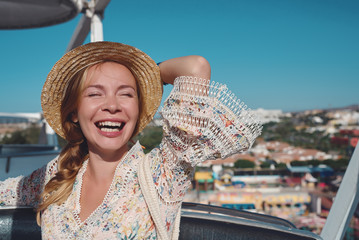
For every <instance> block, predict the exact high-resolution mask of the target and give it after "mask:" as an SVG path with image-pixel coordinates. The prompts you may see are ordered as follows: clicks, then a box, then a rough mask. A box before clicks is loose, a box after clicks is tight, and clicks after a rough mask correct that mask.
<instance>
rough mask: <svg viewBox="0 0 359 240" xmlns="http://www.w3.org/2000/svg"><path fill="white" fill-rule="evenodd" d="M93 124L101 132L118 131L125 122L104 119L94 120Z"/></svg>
mask: <svg viewBox="0 0 359 240" xmlns="http://www.w3.org/2000/svg"><path fill="white" fill-rule="evenodd" d="M95 125H96V127H98V128H99V129H100V130H101V131H103V132H119V131H121V130H122V129H123V127H124V126H125V123H124V122H110V121H104V122H96V123H95Z"/></svg>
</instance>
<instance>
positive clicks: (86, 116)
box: [73, 56, 211, 222]
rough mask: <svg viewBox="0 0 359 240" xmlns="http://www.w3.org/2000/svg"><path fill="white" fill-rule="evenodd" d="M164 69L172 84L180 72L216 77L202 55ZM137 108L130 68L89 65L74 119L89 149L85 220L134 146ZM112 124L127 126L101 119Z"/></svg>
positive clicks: (83, 195) (167, 63) (84, 188)
mask: <svg viewBox="0 0 359 240" xmlns="http://www.w3.org/2000/svg"><path fill="white" fill-rule="evenodd" d="M159 67H160V70H161V78H162V80H163V81H164V82H165V83H169V84H173V81H174V79H175V78H176V77H178V76H194V77H199V78H204V79H210V75H211V69H210V65H209V63H208V62H207V60H206V59H205V58H203V57H200V56H185V57H179V58H174V59H170V60H167V61H165V62H162V63H161V64H160V65H159ZM138 111H139V110H138V96H137V87H136V83H135V79H134V77H133V75H132V73H131V72H130V71H129V70H128V69H127V68H126V67H124V66H123V65H120V64H117V63H104V64H103V65H101V67H92V69H91V68H90V69H89V74H88V76H87V79H86V80H85V88H84V91H83V94H82V95H81V96H80V103H79V106H78V108H77V114H75V115H74V117H73V121H74V122H77V121H78V122H80V126H81V129H82V131H83V133H84V135H85V137H86V139H87V142H88V147H89V163H88V166H87V169H86V172H85V174H84V176H83V183H82V190H81V198H80V205H81V212H80V215H79V217H80V220H81V221H82V222H83V221H85V220H86V219H87V218H88V217H89V216H90V214H91V213H92V212H93V211H94V210H95V209H96V208H97V207H98V206H99V205H100V204H101V203H102V201H103V199H104V197H105V195H106V193H107V191H108V189H109V187H110V185H111V182H112V179H113V176H114V172H115V169H116V167H117V165H118V163H119V162H120V161H121V159H122V158H123V156H124V155H125V154H126V153H127V151H128V150H129V149H128V147H127V142H128V141H129V140H130V138H131V136H132V133H133V131H134V128H135V124H136V122H137V118H138ZM109 122H111V124H112V125H113V124H117V125H118V126H120V125H121V124H123V123H125V124H123V125H124V126H122V125H121V127H122V129H121V130H119V129H120V127H119V128H118V129H117V130H112V129H109V128H110V127H108V128H106V126H103V127H99V123H101V124H103V125H107V124H110V123H109ZM113 122H114V123H113ZM111 128H113V127H111Z"/></svg>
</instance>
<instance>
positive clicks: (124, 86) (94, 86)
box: [84, 84, 136, 91]
mask: <svg viewBox="0 0 359 240" xmlns="http://www.w3.org/2000/svg"><path fill="white" fill-rule="evenodd" d="M92 87H93V88H99V89H101V90H104V87H103V85H100V84H95V85H89V86H87V87H85V89H84V90H86V89H89V88H92ZM124 88H131V89H133V90H134V91H136V89H135V88H134V87H133V86H131V85H126V84H125V85H121V86H120V87H118V88H117V91H118V90H121V89H124Z"/></svg>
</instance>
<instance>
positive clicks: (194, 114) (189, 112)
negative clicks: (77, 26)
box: [0, 42, 261, 239]
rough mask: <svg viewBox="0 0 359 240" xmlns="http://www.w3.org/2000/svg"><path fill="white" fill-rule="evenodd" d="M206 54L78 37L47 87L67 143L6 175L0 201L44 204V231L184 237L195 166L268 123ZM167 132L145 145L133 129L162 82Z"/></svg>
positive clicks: (53, 119)
mask: <svg viewBox="0 0 359 240" xmlns="http://www.w3.org/2000/svg"><path fill="white" fill-rule="evenodd" d="M209 78H210V66H209V64H208V62H207V61H206V60H205V59H204V58H202V57H200V56H187V57H180V58H175V59H171V60H167V61H165V62H162V63H161V64H159V66H157V65H156V64H155V62H154V61H153V60H152V59H151V58H150V57H149V56H147V55H146V54H145V53H143V52H141V51H140V50H138V49H136V48H134V47H131V46H128V45H124V44H120V43H113V42H96V43H89V44H86V45H83V46H80V47H78V48H76V49H74V50H72V51H70V52H69V53H67V54H65V55H64V56H63V57H62V58H61V59H60V60H59V61H58V62H57V63H56V64H55V65H54V67H53V68H52V70H51V71H50V73H49V75H48V77H47V80H46V82H45V84H44V87H43V91H42V98H41V102H42V108H43V112H44V116H45V118H46V120H47V122H48V123H49V124H50V126H51V127H52V128H53V129H54V130H55V131H56V133H57V134H59V135H60V136H61V137H63V138H65V139H66V140H67V142H68V143H67V145H66V146H65V147H64V149H63V150H62V152H61V154H60V155H59V157H58V158H56V159H54V160H52V161H51V162H50V163H48V164H47V165H46V166H44V167H43V168H41V169H38V170H36V171H35V172H33V173H32V174H31V175H30V176H28V177H22V176H20V177H18V178H12V179H7V180H6V181H4V182H0V205H30V206H33V207H36V208H37V211H38V212H37V217H38V223H39V224H40V225H41V229H42V238H43V239H177V238H178V230H179V220H180V206H181V202H182V200H183V198H184V195H185V192H186V190H187V189H188V187H189V186H190V181H191V178H192V174H193V169H194V166H196V165H197V164H198V163H200V162H202V161H204V160H206V159H215V158H218V157H222V158H224V157H226V156H229V155H231V154H234V153H238V152H241V151H244V150H247V149H248V148H249V147H250V146H251V145H252V144H253V142H254V140H255V138H256V137H257V136H258V135H259V134H260V131H261V126H260V124H259V123H258V122H257V121H256V120H255V119H254V118H253V116H252V115H251V114H250V111H248V110H247V109H246V108H247V106H246V105H244V103H243V102H240V101H239V100H237V98H236V97H235V96H234V95H233V94H231V93H230V91H228V89H227V88H226V87H225V85H221V84H216V83H213V82H210V81H209V80H207V79H209ZM163 83H165V84H168V83H169V84H173V83H174V88H173V90H172V92H171V94H170V96H169V97H168V99H167V100H166V101H165V103H164V107H163V109H162V111H161V115H162V117H163V139H162V142H161V144H160V146H159V147H158V148H156V149H153V150H152V151H151V152H150V153H148V154H147V155H145V154H144V153H143V150H142V147H141V146H140V144H139V143H138V142H137V143H136V144H135V145H133V146H132V147H130V146H129V144H128V143H129V141H130V139H131V138H132V137H133V136H135V135H136V134H138V133H139V132H141V131H142V130H143V128H144V127H145V126H146V125H147V124H148V123H149V122H150V121H151V119H152V118H153V116H154V114H155V112H156V111H157V108H158V106H159V104H160V102H161V97H162V84H163Z"/></svg>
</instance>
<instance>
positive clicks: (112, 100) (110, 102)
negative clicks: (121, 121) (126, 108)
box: [101, 96, 122, 113]
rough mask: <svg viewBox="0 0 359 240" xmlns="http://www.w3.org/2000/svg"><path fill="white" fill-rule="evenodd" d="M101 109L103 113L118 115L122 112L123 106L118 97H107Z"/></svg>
mask: <svg viewBox="0 0 359 240" xmlns="http://www.w3.org/2000/svg"><path fill="white" fill-rule="evenodd" d="M101 109H102V111H108V112H110V113H116V112H120V111H121V110H122V108H121V104H120V103H119V101H118V99H117V98H116V96H107V97H106V98H105V101H104V103H103V105H102V108H101Z"/></svg>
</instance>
